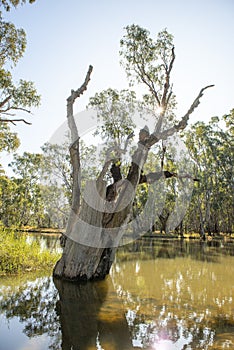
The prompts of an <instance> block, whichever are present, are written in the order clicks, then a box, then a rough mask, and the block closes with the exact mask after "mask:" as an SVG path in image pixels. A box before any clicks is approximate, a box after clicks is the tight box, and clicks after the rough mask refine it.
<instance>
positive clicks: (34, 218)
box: [9, 152, 44, 226]
mask: <svg viewBox="0 0 234 350" xmlns="http://www.w3.org/2000/svg"><path fill="white" fill-rule="evenodd" d="M41 164H42V156H41V154H34V153H29V152H24V153H23V155H22V156H21V155H17V154H15V155H14V159H13V161H12V162H11V163H10V164H9V165H10V167H11V168H12V170H13V172H14V175H15V176H14V178H12V179H11V180H12V181H13V182H14V183H15V184H16V189H15V191H14V207H15V211H16V213H17V214H16V215H15V220H17V221H16V222H15V224H18V225H20V226H24V225H35V224H36V225H38V226H41V224H42V220H43V216H44V210H43V203H42V194H41V188H40V185H39V179H40V177H41ZM16 218H17V219H16Z"/></svg>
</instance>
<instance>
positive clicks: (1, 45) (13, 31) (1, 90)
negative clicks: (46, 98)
mask: <svg viewBox="0 0 234 350" xmlns="http://www.w3.org/2000/svg"><path fill="white" fill-rule="evenodd" d="M25 2H26V1H24V0H22V1H19V0H18V1H13V0H12V1H3V0H2V1H1V3H0V5H1V6H2V7H4V8H5V9H6V10H9V9H10V5H13V6H15V7H16V6H17V5H18V4H19V3H21V4H22V3H25ZM30 2H33V1H30ZM25 48H26V33H25V31H24V30H23V29H22V28H20V29H17V28H16V27H15V25H14V24H13V23H10V22H6V21H4V20H3V18H2V15H1V13H0V123H2V121H1V119H4V120H9V119H8V118H10V117H13V116H14V112H15V110H23V111H25V112H29V111H28V108H31V107H33V106H35V107H37V106H38V105H39V103H40V96H39V95H38V94H37V91H36V89H35V87H34V84H33V83H32V82H31V81H26V80H23V79H20V80H19V82H18V83H16V84H15V83H14V79H13V77H12V67H13V66H15V65H16V64H17V62H18V61H19V59H20V58H22V56H23V54H24V51H25ZM9 113H10V114H9ZM12 113H13V114H12ZM4 115H7V118H3V116H4ZM10 120H12V118H10Z"/></svg>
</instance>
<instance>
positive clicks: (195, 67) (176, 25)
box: [4, 0, 234, 152]
mask: <svg viewBox="0 0 234 350" xmlns="http://www.w3.org/2000/svg"><path fill="white" fill-rule="evenodd" d="M4 18H5V19H6V20H10V21H12V22H13V23H14V24H15V25H16V26H17V27H22V28H24V29H25V31H26V34H27V48H26V52H25V54H24V57H23V58H22V59H21V60H20V61H19V63H18V64H17V66H16V67H15V68H14V70H13V76H14V78H15V80H18V79H20V78H23V79H27V80H32V81H34V82H35V85H36V87H37V90H38V92H39V94H40V95H41V105H40V107H39V108H37V109H33V110H32V112H33V115H32V116H27V115H25V118H26V119H27V120H28V121H30V122H32V125H31V126H28V125H25V124H20V123H18V124H17V126H16V127H14V126H11V129H12V130H14V131H17V132H18V135H19V137H20V139H21V146H20V152H23V151H28V152H39V151H40V147H41V146H42V145H43V144H44V143H45V142H47V141H49V140H50V138H51V136H52V135H53V134H54V132H55V131H56V130H57V128H58V127H59V126H60V125H61V124H62V123H63V122H64V121H65V120H66V98H67V97H68V96H69V95H70V91H71V89H74V90H76V89H77V88H78V87H79V86H80V85H81V84H82V83H83V80H84V77H85V75H86V72H87V69H88V66H89V64H92V65H93V67H94V70H93V73H92V76H91V81H90V83H89V86H88V90H87V91H86V92H85V94H84V95H83V96H82V97H81V98H80V99H78V100H77V101H76V104H75V107H74V110H75V113H78V112H81V111H83V110H84V109H85V107H86V105H87V103H88V100H89V98H90V97H92V96H93V95H94V94H95V93H96V92H100V91H102V90H104V89H107V88H109V87H111V88H116V89H123V88H127V87H128V82H127V79H126V75H125V72H124V71H123V69H122V68H121V67H120V64H119V49H120V47H119V42H120V39H121V38H122V37H123V35H124V27H126V26H127V25H131V24H133V23H134V24H138V25H140V26H142V27H144V28H146V29H148V30H149V31H150V33H151V36H152V37H154V38H156V36H157V33H158V32H159V31H161V30H162V29H164V28H167V30H168V31H169V32H170V33H172V34H173V35H174V44H175V54H176V59H175V63H174V69H173V73H172V81H173V86H174V92H175V94H176V96H177V102H178V108H177V112H176V114H177V117H180V116H182V115H183V114H185V113H186V111H187V109H188V108H189V106H190V105H191V103H192V102H193V100H194V98H195V97H196V96H197V94H198V93H199V91H200V89H201V88H202V87H204V86H206V85H210V84H215V87H213V88H212V89H208V90H207V91H206V92H205V95H204V97H203V98H202V100H201V104H200V105H199V107H198V108H197V110H196V111H195V113H194V114H193V115H192V117H191V122H195V121H198V120H201V121H208V120H209V119H210V118H211V117H212V116H222V115H224V114H226V113H228V112H229V111H230V110H231V109H232V108H234V92H233V84H234V69H233V68H234V63H233V62H234V61H233V58H234V21H233V18H234V0H163V1H162V0H144V1H143V0H142V1H139V0H118V1H117V0H116V1H115V0H108V1H107V0H99V1H95V0H86V1H84V0H83V1H81V0H66V1H65V0H49V1H48V0H36V2H35V3H34V4H32V5H29V4H27V5H24V6H19V7H18V8H17V9H13V10H12V11H11V12H10V13H4Z"/></svg>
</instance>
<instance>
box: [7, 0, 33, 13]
mask: <svg viewBox="0 0 234 350" xmlns="http://www.w3.org/2000/svg"><path fill="white" fill-rule="evenodd" d="M35 1H36V0H1V1H0V8H3V9H4V10H5V11H10V10H11V8H12V7H14V8H16V7H17V6H18V5H24V4H26V3H27V2H28V3H29V4H33V3H34V2H35Z"/></svg>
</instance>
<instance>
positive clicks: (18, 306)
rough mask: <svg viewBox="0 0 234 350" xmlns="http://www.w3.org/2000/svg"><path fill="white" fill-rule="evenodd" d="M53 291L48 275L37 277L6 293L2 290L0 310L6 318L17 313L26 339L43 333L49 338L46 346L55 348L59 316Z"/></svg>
mask: <svg viewBox="0 0 234 350" xmlns="http://www.w3.org/2000/svg"><path fill="white" fill-rule="evenodd" d="M57 294H58V293H57V292H56V290H55V288H54V285H53V281H52V279H51V278H50V277H43V278H38V279H36V280H34V281H33V282H27V283H25V284H22V285H20V286H18V287H17V288H16V290H13V291H9V293H7V294H6V292H4V290H3V292H2V293H1V294H0V305H1V312H2V313H4V314H5V317H6V318H8V319H11V318H12V317H14V316H17V317H18V318H19V321H20V322H21V323H23V325H24V330H23V332H24V333H25V334H26V335H27V336H28V337H29V338H31V337H35V336H39V335H42V334H45V333H46V334H47V336H48V337H49V338H50V339H51V345H50V349H59V346H58V345H59V343H60V340H61V339H60V332H59V318H58V315H57V313H56V310H55V305H56V301H57V298H58V295H57Z"/></svg>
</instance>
